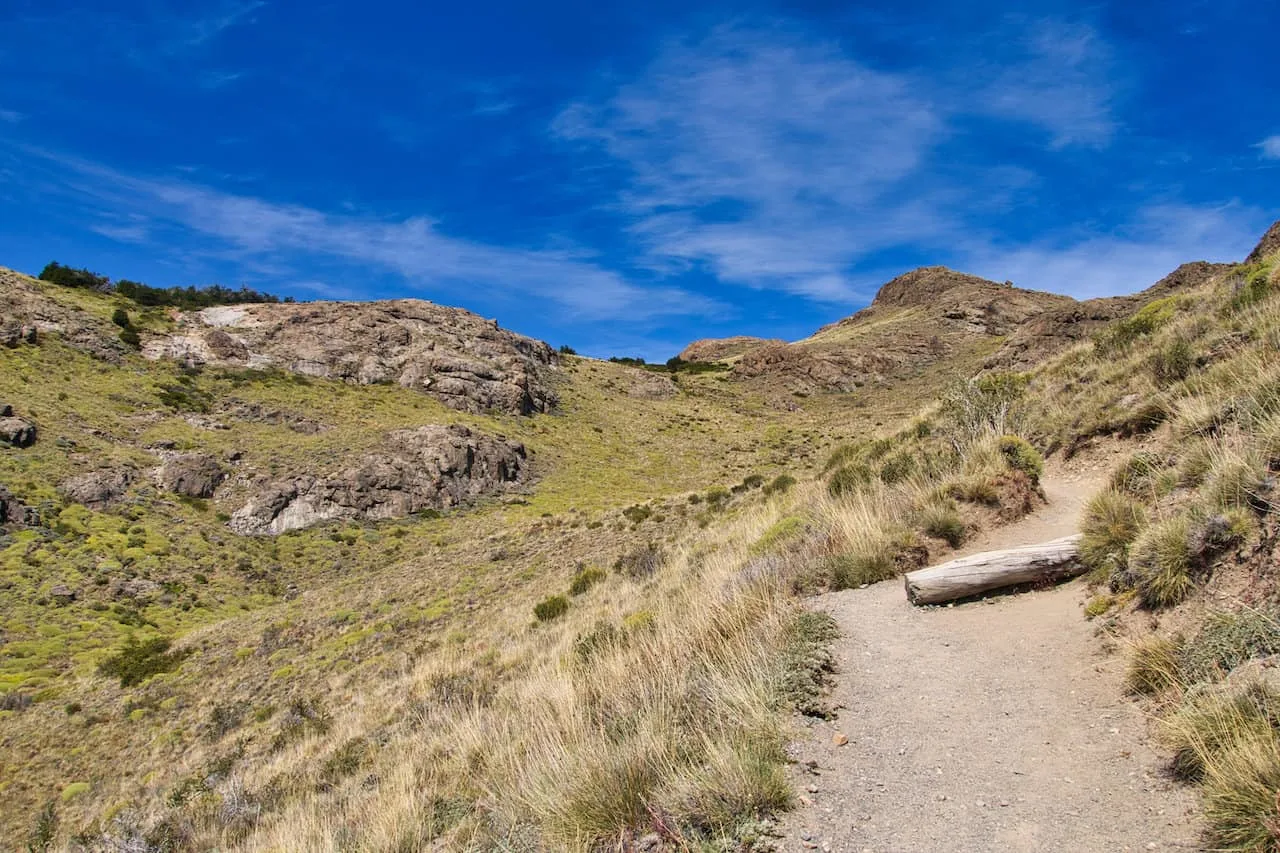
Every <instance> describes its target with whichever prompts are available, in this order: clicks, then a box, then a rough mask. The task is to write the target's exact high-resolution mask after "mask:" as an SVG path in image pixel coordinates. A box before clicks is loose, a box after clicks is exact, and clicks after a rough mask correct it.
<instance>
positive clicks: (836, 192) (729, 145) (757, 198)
mask: <svg viewBox="0 0 1280 853" xmlns="http://www.w3.org/2000/svg"><path fill="white" fill-rule="evenodd" d="M554 130H555V132H556V134H558V135H559V136H560V137H561V138H563V139H566V140H571V141H575V142H578V143H585V144H588V145H591V146H599V147H600V148H601V149H603V150H604V151H605V152H607V153H608V154H609V155H611V156H612V157H613V158H614V159H615V160H617V161H618V162H619V163H621V164H623V165H624V166H625V168H626V169H627V171H628V172H629V173H630V180H629V183H628V186H627V189H626V190H625V191H624V192H623V193H622V194H621V196H620V197H619V198H618V199H617V202H616V204H615V205H614V206H615V208H616V209H619V210H621V211H623V212H625V213H627V214H629V215H631V216H633V217H635V219H636V222H635V225H634V227H633V229H632V233H633V234H634V235H635V236H636V237H637V238H638V239H639V240H640V241H641V243H642V244H643V245H644V246H645V248H646V249H647V252H648V254H649V259H648V260H649V262H650V263H651V264H654V265H656V266H658V267H659V268H663V267H665V268H675V269H678V268H681V267H689V266H698V265H705V266H706V267H708V268H710V270H711V271H712V272H713V273H714V274H715V275H716V276H717V277H719V278H721V279H722V280H725V281H731V282H736V283H739V284H744V285H748V286H752V287H776V288H779V289H782V290H786V291H789V292H791V293H797V294H803V295H806V296H810V297H813V298H816V299H821V300H830V301H848V300H850V299H853V298H854V297H855V295H856V294H855V293H854V292H853V290H852V288H851V285H850V282H849V281H848V279H847V277H846V275H845V271H846V268H847V266H848V265H849V263H850V262H851V261H852V260H853V259H854V258H856V257H857V256H858V254H859V253H860V252H865V251H870V250H873V249H875V248H877V247H882V246H884V245H888V244H892V243H893V242H894V241H895V240H896V239H897V235H898V234H899V232H900V230H901V229H902V226H903V222H902V220H903V219H904V218H910V217H911V216H913V215H918V214H921V213H923V211H921V210H919V209H918V208H916V207H915V206H913V205H911V204H910V203H907V204H904V205H903V206H902V207H901V208H900V209H899V210H898V211H897V212H896V213H892V214H891V215H890V216H889V217H887V220H882V202H883V200H884V196H885V195H886V194H888V193H890V192H892V191H893V189H894V188H895V186H896V185H897V184H898V182H899V181H901V180H902V179H903V178H905V177H907V176H909V175H911V174H912V173H913V172H915V171H916V170H917V169H918V168H919V166H920V164H921V160H922V158H923V157H924V155H925V153H926V152H927V151H928V150H929V148H930V147H931V146H932V145H933V144H934V143H935V142H936V140H937V139H938V137H939V136H940V134H942V133H943V132H944V128H943V125H942V121H941V120H940V118H939V116H938V113H937V110H936V109H935V107H934V106H933V105H932V104H931V103H930V102H929V101H928V100H927V99H924V98H921V97H919V96H918V95H917V94H916V93H913V92H912V91H911V90H910V89H909V87H908V85H907V84H906V82H905V81H904V80H903V79H901V78H899V77H897V76H895V75H891V74H886V73H882V72H879V71H876V70H874V69H871V68H868V67H865V66H863V65H861V64H859V63H857V62H855V61H853V60H851V59H849V58H847V57H845V56H844V55H842V54H841V52H840V51H839V49H838V48H837V47H835V46H834V45H830V44H823V43H813V42H809V41H806V40H804V39H802V38H799V37H797V36H796V35H794V34H791V33H787V32H785V31H780V30H776V29H770V30H766V31H760V30H750V29H741V28H732V27H729V28H722V29H719V30H717V31H716V32H714V33H713V34H712V35H711V36H710V37H708V38H707V39H705V40H702V41H697V42H692V43H688V42H676V43H673V44H671V45H669V46H668V47H667V48H666V50H664V52H663V53H662V55H661V56H660V57H659V58H658V59H657V61H656V62H655V63H654V64H653V65H652V66H651V67H650V68H649V69H648V70H647V71H646V73H645V74H644V75H643V77H641V78H640V79H638V80H636V81H634V82H631V83H628V84H625V85H623V86H621V87H619V88H618V89H617V90H616V91H614V92H612V93H611V94H609V95H608V96H607V97H606V98H604V99H603V100H597V101H581V102H578V103H575V104H573V105H571V106H570V107H568V108H567V109H566V110H565V111H564V112H563V113H562V114H561V115H560V116H559V118H558V119H557V121H556V123H555V126H554ZM878 220H879V221H878ZM909 227H910V226H908V228H909Z"/></svg>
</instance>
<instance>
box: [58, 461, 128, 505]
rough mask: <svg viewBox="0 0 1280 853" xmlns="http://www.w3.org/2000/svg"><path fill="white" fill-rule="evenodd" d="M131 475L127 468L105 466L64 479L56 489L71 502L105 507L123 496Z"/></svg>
mask: <svg viewBox="0 0 1280 853" xmlns="http://www.w3.org/2000/svg"><path fill="white" fill-rule="evenodd" d="M133 477H134V472H133V471H132V470H130V469H128V468H105V469H102V470H100V471H89V472H88V473H85V474H77V475H76V476H74V477H71V478H70V479H67V480H64V481H63V483H62V485H60V486H59V487H58V491H60V492H62V496H63V497H65V498H66V499H67V500H69V501H71V502H72V503H78V504H84V505H85V506H87V507H89V508H90V509H105V508H106V507H108V506H110V505H111V504H113V503H115V502H116V501H118V500H120V498H121V497H123V496H124V493H125V490H127V489H128V488H129V484H130V483H132V482H133Z"/></svg>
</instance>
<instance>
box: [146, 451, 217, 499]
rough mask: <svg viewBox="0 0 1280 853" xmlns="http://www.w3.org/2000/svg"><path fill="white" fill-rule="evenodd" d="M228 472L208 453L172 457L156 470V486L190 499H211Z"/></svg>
mask: <svg viewBox="0 0 1280 853" xmlns="http://www.w3.org/2000/svg"><path fill="white" fill-rule="evenodd" d="M226 476H227V472H226V470H225V469H223V467H222V465H221V463H219V462H218V460H217V458H216V457H213V456H210V455H208V454H206V453H183V454H179V455H177V456H172V457H170V458H168V459H166V460H165V461H164V463H163V464H162V465H161V466H160V467H159V468H157V469H156V473H155V479H156V485H157V486H159V487H160V488H162V489H164V490H165V491H167V492H173V493H174V494H176V495H182V496H184V497H188V498H211V497H213V493H214V491H215V490H217V488H218V486H219V485H220V484H221V483H222V481H223V480H224V479H226Z"/></svg>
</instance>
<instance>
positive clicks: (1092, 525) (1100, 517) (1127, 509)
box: [1080, 490, 1147, 580]
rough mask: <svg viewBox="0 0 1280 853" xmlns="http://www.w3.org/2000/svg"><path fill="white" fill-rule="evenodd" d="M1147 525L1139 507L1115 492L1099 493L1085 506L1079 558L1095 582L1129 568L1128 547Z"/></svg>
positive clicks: (1136, 503) (1145, 515) (1140, 505)
mask: <svg viewBox="0 0 1280 853" xmlns="http://www.w3.org/2000/svg"><path fill="white" fill-rule="evenodd" d="M1146 523H1147V513H1146V510H1144V509H1143V508H1142V504H1140V503H1138V502H1137V501H1135V500H1134V499H1133V498H1131V497H1129V496H1128V495H1125V494H1122V493H1120V492H1117V491H1113V490H1108V491H1105V492H1099V493H1098V494H1097V495H1095V496H1094V497H1093V498H1092V499H1091V500H1090V501H1089V503H1088V504H1086V505H1085V510H1084V518H1083V519H1082V520H1081V524H1080V532H1081V533H1082V534H1083V538H1082V539H1081V540H1080V559H1081V561H1082V562H1083V563H1084V564H1085V566H1086V567H1087V568H1088V569H1089V570H1090V571H1091V572H1093V573H1094V577H1095V579H1097V580H1102V579H1105V578H1107V577H1110V576H1111V575H1112V574H1113V573H1114V572H1116V571H1117V570H1119V569H1123V568H1124V567H1125V566H1127V565H1128V562H1129V546H1130V545H1131V544H1133V540H1134V539H1136V538H1137V537H1138V534H1139V533H1140V532H1141V531H1142V528H1143V527H1144V526H1145V525H1146Z"/></svg>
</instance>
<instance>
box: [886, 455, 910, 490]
mask: <svg viewBox="0 0 1280 853" xmlns="http://www.w3.org/2000/svg"><path fill="white" fill-rule="evenodd" d="M915 470H916V459H915V457H914V456H912V455H911V454H910V453H908V452H906V451H905V450H904V451H902V452H900V453H895V454H894V455H892V456H890V457H889V458H888V459H886V460H885V461H884V464H883V465H881V466H880V481H881V482H882V483H886V484H888V485H892V484H894V483H900V482H902V481H903V480H905V479H907V478H908V477H910V476H911V475H912V474H913V473H915Z"/></svg>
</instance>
